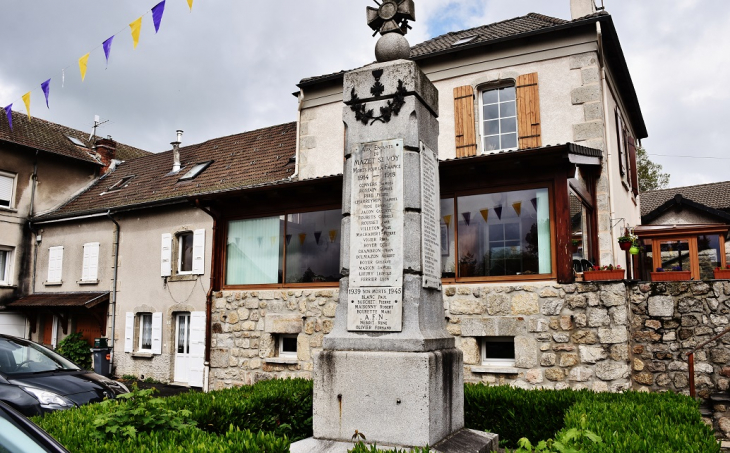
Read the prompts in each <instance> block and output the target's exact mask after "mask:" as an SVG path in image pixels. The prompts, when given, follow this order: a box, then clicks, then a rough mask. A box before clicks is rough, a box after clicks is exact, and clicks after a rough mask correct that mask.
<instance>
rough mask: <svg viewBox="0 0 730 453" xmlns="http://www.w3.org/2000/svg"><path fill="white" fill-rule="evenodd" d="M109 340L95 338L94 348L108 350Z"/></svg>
mask: <svg viewBox="0 0 730 453" xmlns="http://www.w3.org/2000/svg"><path fill="white" fill-rule="evenodd" d="M107 340H108V338H104V337H102V338H94V347H95V348H108V347H109V344H108V343H107Z"/></svg>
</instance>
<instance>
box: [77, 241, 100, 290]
mask: <svg viewBox="0 0 730 453" xmlns="http://www.w3.org/2000/svg"><path fill="white" fill-rule="evenodd" d="M98 279H99V243H98V242H90V243H88V244H84V261H83V266H82V270H81V281H82V282H86V283H90V282H97V281H98Z"/></svg>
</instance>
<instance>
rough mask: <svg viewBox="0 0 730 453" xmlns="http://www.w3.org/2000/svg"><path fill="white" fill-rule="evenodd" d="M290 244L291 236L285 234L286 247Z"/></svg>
mask: <svg viewBox="0 0 730 453" xmlns="http://www.w3.org/2000/svg"><path fill="white" fill-rule="evenodd" d="M290 242H291V234H287V235H286V245H289V243H290Z"/></svg>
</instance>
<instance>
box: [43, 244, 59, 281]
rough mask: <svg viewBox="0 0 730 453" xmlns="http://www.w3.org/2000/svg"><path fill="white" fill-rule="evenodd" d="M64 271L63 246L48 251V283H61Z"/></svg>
mask: <svg viewBox="0 0 730 453" xmlns="http://www.w3.org/2000/svg"><path fill="white" fill-rule="evenodd" d="M62 271H63V246H58V247H51V248H49V249H48V279H47V280H46V283H58V284H60V283H61V276H62Z"/></svg>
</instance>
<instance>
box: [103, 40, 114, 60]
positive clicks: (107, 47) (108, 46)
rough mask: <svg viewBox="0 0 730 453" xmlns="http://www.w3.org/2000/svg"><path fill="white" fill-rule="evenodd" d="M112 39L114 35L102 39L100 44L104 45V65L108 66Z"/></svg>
mask: <svg viewBox="0 0 730 453" xmlns="http://www.w3.org/2000/svg"><path fill="white" fill-rule="evenodd" d="M112 41H114V35H112V36H111V38H109V39H107V40H106V41H104V42H103V43H102V44H101V45H102V47H104V56H105V57H106V66H107V67H109V54H110V53H111V51H112Z"/></svg>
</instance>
